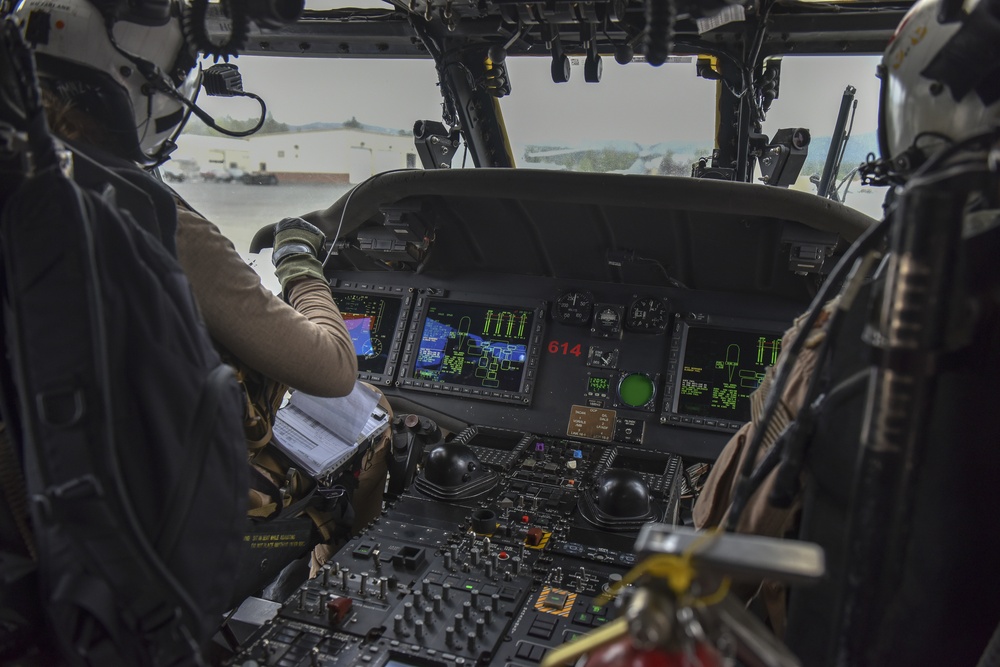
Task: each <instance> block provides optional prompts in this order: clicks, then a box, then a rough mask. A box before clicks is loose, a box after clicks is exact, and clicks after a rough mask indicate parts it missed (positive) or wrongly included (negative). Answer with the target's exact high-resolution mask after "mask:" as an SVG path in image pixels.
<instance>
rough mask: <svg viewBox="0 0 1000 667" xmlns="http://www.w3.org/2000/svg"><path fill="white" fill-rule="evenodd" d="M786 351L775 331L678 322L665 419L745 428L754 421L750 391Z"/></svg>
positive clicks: (663, 417)
mask: <svg viewBox="0 0 1000 667" xmlns="http://www.w3.org/2000/svg"><path fill="white" fill-rule="evenodd" d="M780 351H781V333H778V332H776V331H775V330H770V331H768V330H763V329H755V328H742V327H735V326H734V327H723V326H705V325H699V324H696V323H692V322H683V321H682V322H678V324H677V325H676V326H675V330H674V335H673V337H672V339H671V352H672V355H671V356H672V358H676V361H672V362H671V364H670V368H669V369H668V374H667V387H666V398H665V400H664V413H663V415H662V417H661V421H664V422H674V423H681V424H684V425H685V426H704V427H707V428H719V429H722V430H735V429H736V428H739V427H740V426H742V425H743V424H744V423H745V422H747V421H749V420H750V394H752V393H753V391H754V390H755V389H756V388H757V387H758V386H759V385H760V383H761V381H762V380H763V379H764V372H765V371H766V370H767V368H768V367H769V366H773V365H774V364H776V363H777V361H778V353H779V352H780Z"/></svg>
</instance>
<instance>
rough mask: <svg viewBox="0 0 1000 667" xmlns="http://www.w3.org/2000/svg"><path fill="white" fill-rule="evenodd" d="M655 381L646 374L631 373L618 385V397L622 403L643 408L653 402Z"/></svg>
mask: <svg viewBox="0 0 1000 667" xmlns="http://www.w3.org/2000/svg"><path fill="white" fill-rule="evenodd" d="M654 393H655V388H654V387H653V381H652V380H651V379H650V378H649V376H648V375H646V374H645V373H629V374H627V375H625V376H623V377H622V379H621V381H620V382H619V383H618V397H619V398H621V401H622V403H624V404H625V405H628V406H629V407H633V408H641V407H643V406H645V405H646V404H648V403H649V402H650V401H651V400H653V394H654Z"/></svg>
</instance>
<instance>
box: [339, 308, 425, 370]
mask: <svg viewBox="0 0 1000 667" xmlns="http://www.w3.org/2000/svg"><path fill="white" fill-rule="evenodd" d="M400 291H402V290H401V289H400ZM410 298H411V297H410V295H409V294H408V293H406V294H399V295H392V296H390V295H388V294H382V293H377V294H369V293H363V292H340V291H336V290H335V291H334V292H333V300H334V301H335V302H336V304H337V307H338V308H339V309H340V313H341V315H343V316H344V324H345V325H346V326H347V332H348V333H349V334H350V336H351V342H352V343H354V352H355V354H356V355H357V357H358V377H360V378H361V379H363V380H368V381H372V382H377V383H381V384H388V383H389V382H390V381H391V379H392V376H393V374H394V371H395V369H396V362H397V360H398V357H399V349H400V341H401V340H402V334H403V326H401V325H402V318H403V316H404V315H405V314H406V311H407V310H408V309H409V308H408V307H409V302H410Z"/></svg>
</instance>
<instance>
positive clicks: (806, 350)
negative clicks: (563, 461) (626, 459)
mask: <svg viewBox="0 0 1000 667" xmlns="http://www.w3.org/2000/svg"><path fill="white" fill-rule="evenodd" d="M838 301H839V297H838V298H835V299H832V300H831V301H829V302H827V304H826V305H825V306H824V308H823V312H822V313H821V314H820V317H819V318H818V319H817V321H816V324H815V325H814V327H813V330H812V331H810V332H809V335H808V337H807V338H806V342H805V345H804V346H803V348H802V350H801V351H800V352H799V356H798V358H797V359H796V360H795V365H794V366H793V367H792V369H791V371H790V373H789V377H788V382H787V384H786V385H785V387H784V391H783V392H782V394H781V399H780V400H779V401H778V406H777V410H775V413H774V417H773V418H772V419H771V422H770V424H769V427H768V429H767V431H766V432H765V434H764V436H763V440H762V441H761V448H760V451H759V452H758V453H757V457H756V460H755V462H754V463H755V464H759V463H760V462H761V461H762V460H763V459H764V457H765V456H766V455H767V453H768V452H769V451H770V450H771V448H772V447H773V445H774V443H775V441H777V439H778V436H780V435H781V432H782V431H783V430H784V429H785V427H786V426H788V425H789V424H790V423H791V422H792V421H794V420H795V418H796V416H797V415H798V413H799V409H800V408H801V407H802V404H803V402H804V401H805V398H806V394H807V393H808V389H809V381H810V379H811V378H812V376H813V374H814V373H815V372H816V363H817V360H818V353H819V347H820V344H821V343H822V342H823V340H825V338H826V325H827V323H828V321H829V318H830V314H831V313H832V312H833V309H834V308H836V305H837V302H838ZM805 317H806V316H805V315H802V316H800V317H799V318H797V319H796V321H795V323H794V324H793V325H792V327H791V328H790V329H789V330H788V331H786V332H785V334H784V336H783V337H782V340H781V349H782V350H785V349H788V347H789V346H790V345H791V344H792V341H794V340H795V338H796V337H798V335H799V331H801V329H802V326H803V324H804V321H805ZM784 362H785V357H784V356H779V359H778V365H779V366H780V365H781V364H782V363H784ZM776 368H777V367H771V368H768V369H767V371H766V372H765V374H764V380H763V381H762V382H761V384H760V386H759V387H758V388H757V389H756V390H755V391H754V393H753V394H751V395H750V413H751V420H750V421H749V422H747V423H746V424H744V425H743V427H742V428H741V429H740V430H739V431H737V432H736V433H735V434H734V435H733V437H732V438H730V439H729V442H728V443H726V446H725V447H724V448H723V450H722V453H721V454H720V455H719V458H718V459H717V460H716V462H715V464H714V465H713V466H712V470H711V472H709V474H708V478H707V479H706V481H705V486H704V487H703V488H702V490H701V493H700V494H699V495H698V500H697V501H696V502H695V506H694V509H693V512H692V518H693V520H694V525H695V527H696V528H698V529H700V530H701V529H705V528H710V527H713V526H719V525H724V524H725V523H726V521H727V520H728V515H729V509H730V503H731V502H732V497H733V492H734V491H735V490H736V482H737V480H738V479H739V473H740V471H741V470H742V469H743V465H744V463H745V461H746V457H747V454H748V453H749V452H748V451H747V448H748V447H749V445H750V441H751V440H753V437H754V433H755V432H756V430H757V428H758V426H759V424H760V421H761V418H762V416H763V412H764V404H765V402H766V399H767V395H768V393H769V392H770V390H771V384H772V382H773V381H774V376H775V374H776ZM777 476H778V468H777V467H776V468H775V469H774V470H772V471H771V473H770V474H769V475H768V476H767V477H766V478H765V479H764V481H763V483H762V484H761V485H760V487H759V488H758V489H757V491H755V492H754V494H753V495H752V496H751V497H750V500H749V501H748V502H747V505H746V507H745V508H744V510H743V513H742V514H741V515H740V520H739V522H738V524H737V527H736V532H738V533H750V534H753V535H763V536H766V537H785V536H786V535H788V533H789V532H791V531H792V530H793V529H794V527H795V526H796V524H797V522H798V517H799V511H800V510H801V507H802V499H801V494H800V495H799V496H797V497H796V498H795V499H794V501H793V503H792V505H791V506H790V507H787V508H777V507H774V506H772V505H771V504H770V503H769V502H768V496H770V494H771V490H772V489H773V488H774V485H775V481H776V480H777ZM756 594H757V595H760V596H761V597H762V599H763V601H764V604H765V606H766V608H767V611H768V620H769V621H770V623H771V627H772V629H773V630H774V633H775V635H777V636H778V637H783V636H784V632H785V624H786V620H787V610H786V609H785V595H786V589H785V586H784V585H783V584H781V583H780V582H777V581H773V580H764V581H763V582H762V583H761V585H760V588H759V590H758V591H757V592H756ZM744 597H745V596H744Z"/></svg>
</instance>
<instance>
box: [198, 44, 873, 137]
mask: <svg viewBox="0 0 1000 667" xmlns="http://www.w3.org/2000/svg"><path fill="white" fill-rule="evenodd" d="M233 62H234V63H235V64H236V65H238V66H239V68H240V71H241V72H242V74H243V86H244V89H245V90H247V91H250V92H254V93H256V94H258V95H260V96H261V97H262V98H264V101H265V102H266V103H267V106H268V110H269V111H270V112H271V113H272V114H273V115H274V117H275V118H276V119H277V120H278V121H281V122H284V123H288V124H293V125H300V124H304V123H310V122H315V121H332V122H342V121H345V120H348V119H350V118H351V117H355V118H357V119H358V120H359V121H361V122H363V123H367V124H371V125H378V126H382V127H388V128H392V129H405V130H410V129H412V127H413V123H414V121H416V120H424V119H427V120H439V119H440V118H441V96H440V93H439V90H438V87H437V77H436V73H435V70H434V66H433V63H432V62H431V61H430V60H383V61H371V60H355V59H313V58H262V57H259V56H249V55H245V56H241V57H239V58H237V59H235V60H234V61H233ZM549 62H550V61H549V59H548V58H547V57H534V58H522V59H511V60H510V61H509V63H510V64H509V67H510V75H511V82H512V88H513V91H512V94H511V95H510V96H509V97H505V98H503V99H502V100H501V106H502V109H503V113H504V118H505V121H506V123H507V127H508V131H509V134H510V136H511V139H512V141H513V142H515V143H517V144H523V143H541V142H546V141H553V140H557V139H559V140H564V139H572V138H577V139H578V138H580V137H586V138H588V139H594V140H606V139H621V140H627V141H636V142H639V143H642V144H653V143H656V142H659V141H681V140H692V141H698V140H701V139H702V138H704V137H711V136H712V132H713V130H712V128H713V123H714V118H713V114H714V111H713V107H714V99H715V85H716V84H715V83H714V82H710V81H706V80H704V79H699V78H697V77H696V76H695V72H694V64H693V62H688V63H668V64H666V65H663V66H661V67H658V68H657V67H652V66H651V65H648V64H645V63H631V64H629V65H626V66H621V65H618V64H617V63H615V62H614V60H613V59H611V58H605V59H604V76H603V78H602V81H601V83H599V84H590V83H586V82H585V81H584V77H583V65H582V60H581V61H580V62H579V64H578V66H574V67H573V72H572V75H571V77H570V81H569V83H566V84H554V83H552V80H551V78H550V74H549ZM877 62H878V58H877V57H874V56H871V57H850V56H828V57H808V58H790V57H786V58H785V59H784V61H783V63H782V79H781V88H780V95H779V98H778V99H777V100H776V101H775V102H774V104H773V106H772V108H771V112H770V113H769V115H768V119H767V123H766V125H765V128H764V131H765V133H766V134H768V135H769V136H770V135H772V134H773V133H774V131H775V130H777V129H780V128H782V127H797V126H804V127H808V128H809V129H810V130H811V131H812V133H813V135H815V136H824V135H830V134H831V133H832V130H833V125H834V123H835V121H836V117H837V111H838V109H839V106H840V100H841V97H842V96H843V93H844V89H845V88H846V86H847V85H853V86H854V87H855V88H857V91H858V92H857V100H858V111H857V117H856V120H855V124H854V130H853V131H854V134H863V133H867V132H873V131H874V130H875V123H876V115H877V105H878V80H877V78H876V77H875V66H876V64H877ZM208 64H210V63H206V66H207V65H208ZM200 103H201V105H202V106H203V107H204V108H205V109H206V110H208V111H209V113H212V114H214V115H217V116H226V115H229V116H231V117H233V118H248V117H251V116H254V115H255V114H256V113H258V106H257V104H256V103H254V102H251V101H250V100H246V99H219V98H207V97H202V98H201V100H200Z"/></svg>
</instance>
